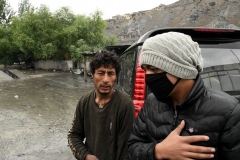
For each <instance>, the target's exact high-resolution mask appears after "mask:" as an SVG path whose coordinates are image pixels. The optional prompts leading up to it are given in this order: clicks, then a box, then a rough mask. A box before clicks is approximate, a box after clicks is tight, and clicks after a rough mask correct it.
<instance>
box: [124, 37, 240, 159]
mask: <svg viewBox="0 0 240 160" xmlns="http://www.w3.org/2000/svg"><path fill="white" fill-rule="evenodd" d="M140 65H141V67H142V68H143V69H144V70H145V72H146V79H145V80H146V84H147V85H148V87H149V88H150V89H151V91H152V93H151V94H149V95H148V97H147V99H146V100H145V103H144V106H143V108H142V109H141V111H140V112H139V116H138V118H137V119H136V121H135V123H134V125H133V131H132V134H131V136H130V139H129V141H128V147H129V149H128V150H129V153H130V156H131V158H132V159H134V160H148V159H149V160H152V159H159V160H165V159H168V160H193V159H212V160H213V159H214V160H239V159H240V136H239V135H240V104H239V102H238V101H237V100H236V99H235V98H234V97H232V96H230V95H228V94H226V93H224V92H221V91H216V90H213V89H210V88H206V87H205V86H204V83H203V81H202V79H201V77H200V75H199V73H200V72H201V71H202V67H203V59H202V56H201V50H200V48H199V46H198V44H197V43H196V42H194V41H192V39H191V37H190V36H188V35H185V34H182V33H178V32H168V33H164V34H160V35H157V36H154V37H151V38H149V39H147V40H146V41H145V42H144V44H143V47H142V54H141V55H140Z"/></svg>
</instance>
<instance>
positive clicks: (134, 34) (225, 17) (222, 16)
mask: <svg viewBox="0 0 240 160" xmlns="http://www.w3.org/2000/svg"><path fill="white" fill-rule="evenodd" d="M106 22H107V25H108V27H107V29H106V35H107V36H109V35H116V37H117V43H118V45H128V44H132V43H133V42H135V41H136V40H137V39H138V38H139V37H141V36H142V35H143V34H144V33H145V32H147V31H149V30H152V29H156V28H164V27H215V28H237V29H240V0H179V1H177V2H175V3H173V4H170V5H163V4H160V5H159V6H157V7H156V8H153V9H151V10H146V11H139V12H134V13H127V14H124V15H117V16H114V17H112V19H107V20H106Z"/></svg>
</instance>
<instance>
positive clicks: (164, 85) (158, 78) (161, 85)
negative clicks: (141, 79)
mask: <svg viewBox="0 0 240 160" xmlns="http://www.w3.org/2000/svg"><path fill="white" fill-rule="evenodd" d="M166 74H167V73H166V72H162V73H157V74H146V79H145V82H146V84H147V85H148V87H149V88H150V89H151V91H152V92H153V94H154V95H155V97H156V98H157V100H159V101H161V102H165V101H166V99H167V97H168V95H169V94H170V93H171V92H172V90H173V89H174V87H175V86H176V85H177V84H178V82H179V81H180V80H181V79H180V78H178V80H177V82H176V83H175V84H172V83H171V82H170V81H169V79H168V78H167V76H166Z"/></svg>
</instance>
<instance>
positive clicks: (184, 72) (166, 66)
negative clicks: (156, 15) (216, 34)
mask: <svg viewBox="0 0 240 160" xmlns="http://www.w3.org/2000/svg"><path fill="white" fill-rule="evenodd" d="M143 64H148V65H152V66H155V67H157V68H159V69H161V70H163V71H165V72H167V73H170V74H172V75H174V76H176V77H179V78H182V79H195V78H196V76H197V75H198V73H199V72H201V71H202V69H203V58H202V56H201V49H200V48H199V46H198V43H197V42H194V41H193V40H192V38H191V37H190V36H188V35H185V34H183V33H178V32H167V33H163V34H159V35H156V36H154V37H150V38H148V39H147V40H146V41H145V42H144V44H143V46H142V54H141V55H140V65H141V66H142V65H143Z"/></svg>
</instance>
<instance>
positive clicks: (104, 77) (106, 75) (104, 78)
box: [103, 73, 109, 82]
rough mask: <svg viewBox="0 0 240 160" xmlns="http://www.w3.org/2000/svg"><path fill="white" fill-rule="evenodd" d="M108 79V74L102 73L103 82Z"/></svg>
mask: <svg viewBox="0 0 240 160" xmlns="http://www.w3.org/2000/svg"><path fill="white" fill-rule="evenodd" d="M108 81H109V76H108V74H107V73H106V74H104V76H103V82H108Z"/></svg>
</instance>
